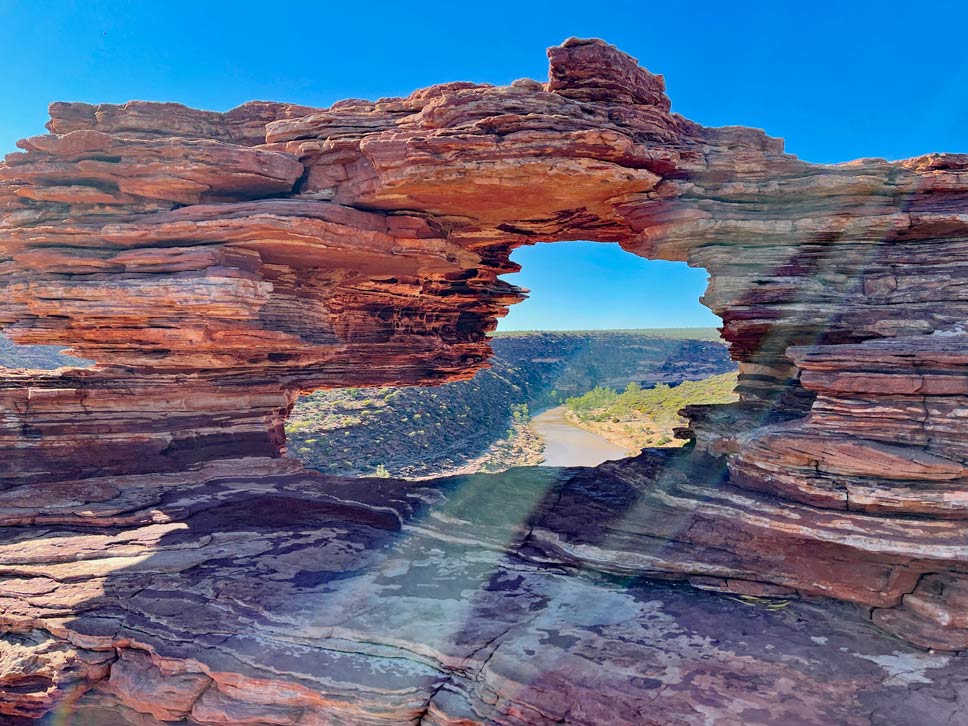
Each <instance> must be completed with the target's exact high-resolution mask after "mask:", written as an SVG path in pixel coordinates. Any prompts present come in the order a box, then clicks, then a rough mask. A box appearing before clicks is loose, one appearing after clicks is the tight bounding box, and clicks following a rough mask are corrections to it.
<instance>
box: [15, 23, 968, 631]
mask: <svg viewBox="0 0 968 726" xmlns="http://www.w3.org/2000/svg"><path fill="white" fill-rule="evenodd" d="M549 57H550V61H551V71H550V80H549V82H548V83H538V82H536V81H524V82H516V83H514V84H512V85H511V86H507V87H494V86H484V85H479V84H467V83H455V84H444V85H442V86H435V87H432V88H430V89H423V90H420V91H417V92H415V93H413V94H411V95H410V96H408V97H406V98H394V99H381V100H379V101H376V102H370V101H348V102H342V103H338V104H335V105H334V106H332V107H331V108H329V109H313V108H307V107H300V106H293V105H290V104H274V103H268V102H256V103H251V104H245V105H243V106H241V107H239V108H237V109H233V110H232V111H229V112H227V113H215V112H206V111H196V110H194V109H189V108H187V107H184V106H179V105H177V104H153V103H145V102H131V103H128V104H124V105H121V106H115V105H101V106H91V105H87V104H54V105H52V106H51V122H50V123H49V125H48V127H49V130H50V131H51V134H50V135H47V136H41V137H34V138H31V139H28V140H26V141H24V142H22V143H21V148H22V149H23V151H22V152H21V153H19V154H13V155H10V156H8V157H7V160H6V161H5V162H4V163H3V164H0V290H2V294H3V296H4V301H5V304H4V306H3V308H2V309H0V325H2V326H3V327H4V331H5V332H6V333H7V334H9V335H10V336H11V337H12V338H14V339H15V340H17V341H20V342H23V343H47V344H60V345H65V346H70V347H71V348H72V349H73V350H74V351H75V352H76V353H77V354H78V355H80V356H81V357H84V358H89V359H93V360H96V361H97V362H98V366H96V367H95V368H93V369H89V370H84V371H69V370H68V371H60V372H58V373H56V374H38V373H24V374H16V375H5V376H4V377H3V379H2V382H0V451H2V454H3V457H2V460H0V489H2V490H4V491H11V492H12V491H19V490H20V489H22V488H24V487H27V488H28V489H30V488H33V490H34V491H36V492H38V496H39V497H40V498H41V499H42V498H43V496H45V495H44V494H43V493H44V492H54V491H60V490H61V489H62V488H63V486H64V485H65V484H66V483H72V482H73V483H78V482H88V485H81V484H77V485H78V486H79V487H81V488H82V489H83V487H84V486H88V487H89V489H90V491H94V490H96V489H98V487H99V486H101V485H103V486H105V487H109V488H110V487H114V486H117V487H122V488H124V487H130V488H131V489H132V490H136V489H138V487H150V486H151V484H152V483H153V482H170V481H171V480H172V478H175V479H178V478H179V477H181V478H182V479H183V480H184V485H185V486H186V487H189V488H190V487H191V486H194V484H192V482H193V481H194V478H198V480H199V481H202V480H204V482H206V485H207V482H208V481H209V479H206V478H205V477H206V476H208V475H207V474H203V472H205V471H210V470H211V469H212V467H215V468H217V469H218V470H219V476H220V477H222V479H226V478H231V477H232V476H237V477H241V476H243V474H244V473H245V472H260V471H263V469H264V470H265V472H266V477H267V478H266V480H265V481H266V484H265V486H270V487H271V486H274V484H273V480H272V479H271V476H272V475H271V472H273V471H275V469H274V467H275V466H282V467H284V468H285V467H286V466H289V464H288V463H286V462H283V461H278V457H280V456H281V455H282V454H283V453H284V451H285V437H284V433H283V428H282V422H283V421H284V419H285V416H286V415H287V412H288V410H289V408H290V407H291V405H292V402H293V400H294V397H295V396H296V395H298V393H299V392H300V391H305V390H311V389H314V388H320V387H338V386H347V385H402V384H414V383H417V384H432V383H439V382H443V381H447V380H456V379H459V378H465V377H468V376H470V375H472V374H473V372H474V371H475V370H476V369H477V368H478V367H480V366H482V365H485V364H486V359H487V357H488V355H489V347H488V344H487V337H486V334H487V332H489V331H490V330H492V329H493V327H494V325H495V322H496V319H497V317H498V316H500V315H502V314H503V313H504V312H505V311H506V308H507V306H508V305H510V304H512V303H514V302H516V301H518V300H519V299H520V298H521V292H520V291H519V290H517V289H516V288H514V287H513V286H511V285H509V284H508V283H506V282H504V281H502V280H501V279H500V275H502V274H503V273H505V272H509V271H512V270H513V269H514V264H513V263H511V262H510V260H509V255H510V252H511V251H512V250H513V249H514V248H515V247H517V246H520V245H525V244H533V243H536V242H548V241H557V240H565V239H592V240H599V241H607V242H618V243H620V244H621V245H622V247H623V248H624V249H626V250H628V251H630V252H632V253H634V254H639V255H642V256H644V257H648V258H651V259H665V260H682V261H686V262H688V263H689V264H691V265H695V266H700V267H703V268H705V269H706V270H707V271H709V273H710V275H711V284H710V287H709V289H708V290H707V292H706V295H705V296H704V302H705V303H706V304H707V305H708V306H709V307H710V308H712V309H713V310H714V311H715V312H716V313H717V314H718V315H719V316H720V317H721V318H722V319H723V321H724V326H723V337H724V339H725V340H726V341H727V342H728V343H729V344H730V346H731V352H732V355H733V357H734V358H735V359H736V360H737V361H738V362H739V365H740V371H741V375H740V387H739V392H740V394H741V399H742V400H741V401H740V403H739V404H736V405H734V406H730V407H719V408H716V409H715V410H707V409H704V410H695V411H693V412H692V413H693V423H692V430H691V432H690V433H689V435H690V436H692V437H694V438H695V440H696V443H695V445H694V447H693V449H692V451H691V452H690V453H688V454H686V455H685V458H684V459H683V460H682V461H681V462H679V463H677V464H676V465H675V466H668V467H664V466H659V465H658V464H657V463H656V461H655V460H652V459H650V458H649V457H648V456H646V457H643V458H640V459H637V460H631V461H628V462H624V463H622V464H616V465H610V466H608V467H604V468H603V469H601V470H597V471H596V472H591V473H589V474H588V475H587V476H588V477H591V478H590V479H589V480H588V481H586V482H584V485H583V488H582V487H579V488H578V489H581V490H582V491H588V490H589V488H592V489H593V488H594V486H596V485H598V486H606V483H605V482H606V480H608V481H611V482H612V484H610V486H615V487H617V488H618V489H621V491H622V492H625V495H626V497H627V498H628V499H629V501H630V502H632V501H634V502H636V506H635V507H633V508H632V510H631V513H630V512H615V513H606V514H607V515H608V516H607V517H606V518H605V521H606V524H603V525H602V531H603V532H606V533H609V532H610V534H609V535H608V537H607V538H606V540H605V542H606V544H602V542H598V541H595V542H589V541H586V540H587V537H586V536H585V535H584V534H581V533H580V532H577V531H569V527H570V526H571V525H574V524H575V523H576V521H577V520H576V517H581V516H582V515H581V512H582V508H583V507H586V506H588V507H600V506H601V504H600V503H594V502H590V501H588V500H587V498H583V496H584V495H580V493H578V490H577V489H576V491H573V492H571V493H570V494H569V493H567V492H566V493H565V494H563V495H562V498H561V501H564V502H569V501H573V504H574V507H572V508H571V509H568V510H567V511H566V512H565V513H564V514H562V515H561V518H560V521H559V522H558V524H555V525H553V526H552V525H549V526H547V527H544V528H541V527H536V528H534V531H533V532H532V535H533V537H532V541H531V544H530V547H531V551H532V552H540V553H541V557H543V558H545V559H546V560H550V561H554V562H563V563H567V564H570V565H574V564H579V565H582V566H587V567H590V568H592V569H598V570H604V571H606V572H613V573H617V574H622V575H628V574H630V573H639V574H648V575H651V576H664V577H671V578H683V579H688V580H690V581H692V582H694V583H697V584H700V585H701V586H703V587H710V586H712V585H711V584H710V583H713V584H715V586H716V587H719V588H721V589H725V590H730V589H732V590H733V591H739V592H741V591H749V590H750V588H752V587H754V585H751V584H750V583H758V585H756V587H761V588H769V587H775V588H781V589H782V590H783V591H784V592H787V591H799V592H801V593H804V594H812V595H818V594H822V595H832V596H834V597H839V598H842V599H845V600H849V601H853V602H857V603H861V604H862V605H864V606H865V607H868V608H876V611H875V614H874V619H875V620H876V621H877V622H878V623H879V624H881V625H882V626H883V627H885V628H887V629H888V630H891V631H892V632H896V633H899V634H901V635H902V636H903V637H906V638H908V639H910V640H912V641H913V642H915V643H918V644H919V645H922V646H924V647H937V648H948V649H959V648H966V647H968V630H966V627H965V625H964V623H963V619H961V618H960V615H959V613H962V612H963V611H964V610H965V608H966V607H968V601H966V599H965V597H964V595H963V591H964V584H963V583H964V582H965V581H966V579H968V569H966V563H965V557H964V556H963V552H964V548H965V542H964V535H963V532H962V529H963V526H962V525H963V522H964V520H965V519H966V518H968V511H966V508H965V506H964V502H965V492H966V491H968V480H966V477H965V475H964V468H965V464H966V462H968V448H966V447H968V437H966V436H965V435H964V431H965V430H966V420H965V413H964V412H965V411H966V410H968V392H966V391H964V390H963V387H962V386H961V384H960V383H959V381H961V380H962V379H963V378H964V374H965V372H966V369H965V366H966V365H968V359H966V357H965V355H964V351H963V350H962V349H963V348H964V342H963V338H962V337H959V336H936V335H930V333H932V332H936V331H945V330H951V329H953V328H956V327H957V326H958V325H959V324H961V323H963V321H964V319H965V318H966V317H968V285H966V274H968V273H965V270H966V269H968V268H966V267H965V266H964V265H962V264H960V262H959V261H960V260H962V259H963V258H964V257H965V255H966V250H968V215H966V205H968V155H959V154H934V155H928V156H924V157H918V158H916V159H911V160H907V161H902V162H886V161H883V160H878V159H867V160H861V161H858V162H854V163H850V164H842V165H812V164H807V163H805V162H802V161H800V160H798V159H796V158H795V157H793V156H791V155H789V154H785V153H784V152H783V146H782V142H781V141H780V140H778V139H771V138H769V137H767V136H766V135H765V134H764V133H763V132H761V131H757V130H751V129H743V128H739V127H727V128H720V129H710V128H705V127H702V126H700V125H699V124H696V123H694V122H692V121H689V120H686V119H684V118H682V117H681V116H678V115H677V114H674V113H672V112H671V110H670V109H671V106H670V104H669V101H668V98H667V97H666V95H665V92H664V84H663V82H662V79H661V77H660V76H656V75H654V74H651V73H650V72H648V71H646V70H644V69H642V68H640V67H639V66H638V65H637V63H635V62H634V61H633V60H632V59H630V58H629V57H628V56H626V55H624V54H622V53H621V52H620V51H618V50H617V49H615V48H613V47H612V46H609V45H607V44H605V43H603V42H601V41H596V40H574V39H573V40H569V41H567V42H566V43H565V44H563V45H562V46H561V47H559V48H554V49H551V51H549ZM242 457H250V458H246V459H245V461H244V463H240V462H242V461H243V459H242ZM251 457H255V458H251ZM272 460H276V461H275V463H272ZM253 461H260V462H262V463H260V464H258V465H256V464H253ZM677 461H678V460H677ZM233 462H235V463H233ZM290 474H291V472H288V470H287V474H286V475H287V476H289V475H290ZM307 476H309V475H307ZM111 482H114V484H111ZM138 482H140V484H139V483H138ZM195 484H198V481H195ZM166 486H167V485H166ZM92 496H93V495H92ZM569 497H571V498H569ZM108 499H110V497H108ZM33 516H35V517H36V516H38V515H36V514H35V515H33ZM80 516H81V517H82V518H83V514H81V515H80ZM171 516H181V515H171ZM613 520H614V522H613ZM18 521H20V520H18ZM97 521H101V520H97ZM623 521H631V522H632V524H633V525H634V526H633V527H632V530H628V529H627V528H623V527H622V526H621V523H622V522H623ZM683 522H687V523H688V526H682V527H680V526H679V525H681V524H682V523H683ZM569 523H570V524H569ZM670 523H676V528H675V529H673V528H672V525H671V524H670ZM613 525H614V528H612V527H613ZM610 528H612V529H610ZM578 529H580V528H578ZM630 531H633V532H634V534H630ZM603 536H604V535H603ZM656 543H663V544H662V545H661V547H659V548H658V551H656ZM14 621H16V618H14ZM11 622H13V621H11ZM17 622H19V623H20V625H21V626H22V625H23V622H25V621H23V622H22V621H17ZM15 624H16V623H15Z"/></svg>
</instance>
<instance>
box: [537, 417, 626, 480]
mask: <svg viewBox="0 0 968 726" xmlns="http://www.w3.org/2000/svg"><path fill="white" fill-rule="evenodd" d="M531 424H532V425H533V426H534V428H535V430H536V431H537V432H538V433H539V434H540V435H541V438H542V439H544V442H545V450H544V457H545V458H544V461H542V462H541V466H598V465H599V464H601V463H602V462H603V461H608V460H609V459H624V458H625V457H626V456H628V454H626V453H625V449H623V448H622V447H621V446H616V445H615V444H613V443H612V442H610V441H609V440H608V439H605V438H603V437H601V436H599V435H598V434H593V433H592V432H591V431H585V429H581V428H578V427H577V426H575V425H574V424H573V423H571V422H570V421H568V419H566V418H565V407H564V406H558V407H556V408H552V409H549V410H547V411H545V412H544V413H539V414H538V415H537V416H535V417H534V418H532V419H531Z"/></svg>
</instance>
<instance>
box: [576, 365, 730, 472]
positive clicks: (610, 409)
mask: <svg viewBox="0 0 968 726" xmlns="http://www.w3.org/2000/svg"><path fill="white" fill-rule="evenodd" d="M736 383H737V378H736V373H724V374H722V375H718V376H711V377H709V378H704V379H702V380H696V381H683V382H682V383H680V384H679V385H677V386H668V385H665V384H662V383H659V384H656V385H655V387H653V388H643V387H642V386H640V385H638V384H636V383H631V384H629V385H628V386H626V388H625V390H624V391H622V392H621V393H619V392H618V391H615V390H614V389H611V388H608V387H603V386H598V387H596V388H594V389H593V390H591V391H589V392H588V393H586V394H584V395H582V396H576V397H573V398H569V399H568V400H567V402H566V405H565V408H566V413H565V416H566V418H567V419H568V421H569V422H570V423H572V424H573V425H574V426H578V427H579V428H582V429H584V430H586V431H589V432H591V433H594V434H597V435H598V436H601V437H603V438H605V439H607V440H608V441H610V442H611V443H612V444H614V445H615V446H621V447H622V448H624V449H625V450H626V451H627V452H628V455H629V456H635V455H636V454H638V453H639V452H640V451H641V450H642V449H644V448H647V447H648V448H656V447H670V448H675V447H680V446H682V445H683V444H684V443H685V441H684V440H682V439H677V438H676V437H675V434H674V429H676V428H678V427H680V426H683V425H685V424H686V420H685V419H684V418H682V417H681V416H680V415H679V411H680V410H682V409H683V408H684V407H686V406H689V405H695V404H721V403H731V402H733V401H736V400H737V399H738V396H737V395H736V393H735V389H736Z"/></svg>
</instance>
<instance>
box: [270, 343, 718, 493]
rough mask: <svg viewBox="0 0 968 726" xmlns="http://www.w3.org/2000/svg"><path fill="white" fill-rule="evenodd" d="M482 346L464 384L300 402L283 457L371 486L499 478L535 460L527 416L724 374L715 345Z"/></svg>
mask: <svg viewBox="0 0 968 726" xmlns="http://www.w3.org/2000/svg"><path fill="white" fill-rule="evenodd" d="M492 345H493V347H494V351H495V357H494V358H493V359H492V366H491V368H490V369H487V370H483V371H481V372H479V373H478V375H477V376H475V377H474V378H473V379H472V380H470V381H461V382H457V383H450V384H445V385H442V386H436V387H403V388H359V389H340V390H331V391H318V392H316V393H313V394H311V395H308V396H304V397H303V398H301V399H300V400H299V402H298V403H297V404H296V406H295V408H294V410H293V412H292V415H291V416H290V419H289V421H288V422H287V425H286V432H287V435H288V439H289V451H290V453H291V454H292V455H293V456H296V457H297V458H299V459H300V460H302V461H303V462H305V463H306V464H307V465H308V466H311V467H313V468H315V469H319V470H320V471H324V472H327V473H333V474H343V475H352V476H357V475H359V476H378V475H379V474H375V472H376V471H377V468H378V467H381V466H382V467H383V469H385V470H386V472H387V473H388V474H389V475H390V476H405V477H411V478H417V477H424V476H433V475H440V474H446V473H457V472H462V473H463V472H466V471H468V470H485V471H500V470H502V469H504V468H507V467H509V466H515V465H522V464H530V463H537V461H538V460H540V452H541V441H540V439H539V438H538V437H537V435H536V434H535V433H534V432H533V430H531V428H530V425H529V421H530V417H531V415H532V414H533V413H535V412H538V411H541V410H543V409H546V408H550V407H552V406H557V405H560V404H562V403H563V402H564V401H565V400H566V399H568V398H569V397H575V396H578V395H580V394H583V393H585V392H586V391H589V390H591V389H593V388H595V387H596V386H612V387H615V386H624V385H625V384H626V383H628V382H629V381H636V382H638V383H640V384H641V385H642V386H652V385H654V384H656V383H659V382H668V383H678V382H680V381H682V380H684V379H689V378H702V377H705V376H709V375H712V374H715V373H721V372H723V371H728V370H732V368H733V363H732V362H731V361H730V360H729V358H728V356H727V354H726V349H725V346H723V345H722V344H721V343H718V342H716V343H713V342H707V341H702V340H694V339H689V338H673V337H661V338H660V337H655V336H651V335H647V334H643V333H640V332H615V333H603V332H599V331H594V332H586V333H531V334H514V335H509V336H499V337H497V338H495V339H494V340H493V341H492ZM468 467H471V468H470V469H468ZM475 467H476V468H475ZM383 469H380V471H381V472H382V471H383Z"/></svg>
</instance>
